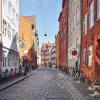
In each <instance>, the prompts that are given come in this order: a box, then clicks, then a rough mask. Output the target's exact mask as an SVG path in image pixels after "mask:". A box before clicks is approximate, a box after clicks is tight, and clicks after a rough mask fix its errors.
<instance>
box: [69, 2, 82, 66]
mask: <svg viewBox="0 0 100 100" xmlns="http://www.w3.org/2000/svg"><path fill="white" fill-rule="evenodd" d="M80 7H81V2H80V0H69V9H68V10H69V14H68V67H70V68H73V67H75V65H76V61H77V62H78V67H79V65H80V45H81V11H80V9H81V8H80ZM73 51H76V52H77V54H76V55H73V54H72V52H73Z"/></svg>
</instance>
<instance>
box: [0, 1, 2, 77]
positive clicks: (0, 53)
mask: <svg viewBox="0 0 100 100" xmlns="http://www.w3.org/2000/svg"><path fill="white" fill-rule="evenodd" d="M1 25H2V0H1V1H0V79H1V76H2V74H1V72H2V33H1V32H2V26H1Z"/></svg>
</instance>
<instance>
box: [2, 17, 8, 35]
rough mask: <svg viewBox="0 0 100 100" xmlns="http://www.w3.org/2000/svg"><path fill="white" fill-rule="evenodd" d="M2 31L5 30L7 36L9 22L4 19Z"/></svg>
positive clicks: (4, 33)
mask: <svg viewBox="0 0 100 100" xmlns="http://www.w3.org/2000/svg"><path fill="white" fill-rule="evenodd" d="M2 32H3V35H5V36H6V33H7V22H6V21H5V20H4V19H3V24H2Z"/></svg>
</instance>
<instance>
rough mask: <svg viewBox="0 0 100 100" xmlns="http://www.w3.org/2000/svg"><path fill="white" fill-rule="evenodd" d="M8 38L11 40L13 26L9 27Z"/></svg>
mask: <svg viewBox="0 0 100 100" xmlns="http://www.w3.org/2000/svg"><path fill="white" fill-rule="evenodd" d="M8 38H9V39H11V26H10V25H8Z"/></svg>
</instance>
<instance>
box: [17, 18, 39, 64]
mask: <svg viewBox="0 0 100 100" xmlns="http://www.w3.org/2000/svg"><path fill="white" fill-rule="evenodd" d="M19 44H20V59H21V60H23V58H24V59H25V58H27V60H28V62H30V63H31V64H32V66H36V64H37V63H36V62H37V46H38V35H37V30H36V16H20V31H19Z"/></svg>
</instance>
